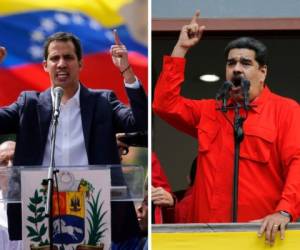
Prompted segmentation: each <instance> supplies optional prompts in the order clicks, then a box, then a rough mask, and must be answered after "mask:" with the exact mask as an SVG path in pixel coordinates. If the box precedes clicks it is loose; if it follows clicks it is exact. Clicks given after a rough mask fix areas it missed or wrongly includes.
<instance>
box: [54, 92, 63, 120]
mask: <svg viewBox="0 0 300 250" xmlns="http://www.w3.org/2000/svg"><path fill="white" fill-rule="evenodd" d="M53 95H54V104H53V111H54V113H53V117H55V118H57V117H58V116H59V112H60V110H59V107H60V103H61V98H62V96H63V95H64V89H63V88H62V87H55V88H54V89H53Z"/></svg>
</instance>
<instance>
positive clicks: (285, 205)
mask: <svg viewBox="0 0 300 250" xmlns="http://www.w3.org/2000/svg"><path fill="white" fill-rule="evenodd" d="M276 211H277V212H279V211H285V212H287V213H289V214H290V215H291V221H296V219H297V215H296V214H295V211H294V209H293V208H292V206H291V204H290V202H288V201H285V200H281V201H280V202H279V204H278V206H277V207H276Z"/></svg>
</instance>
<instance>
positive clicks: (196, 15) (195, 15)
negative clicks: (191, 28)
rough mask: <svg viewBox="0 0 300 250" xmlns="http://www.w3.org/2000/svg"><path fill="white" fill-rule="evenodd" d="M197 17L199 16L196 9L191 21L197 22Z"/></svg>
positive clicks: (198, 11)
mask: <svg viewBox="0 0 300 250" xmlns="http://www.w3.org/2000/svg"><path fill="white" fill-rule="evenodd" d="M199 17H200V10H196V12H195V14H194V16H193V17H192V20H191V23H197V20H198V18H199Z"/></svg>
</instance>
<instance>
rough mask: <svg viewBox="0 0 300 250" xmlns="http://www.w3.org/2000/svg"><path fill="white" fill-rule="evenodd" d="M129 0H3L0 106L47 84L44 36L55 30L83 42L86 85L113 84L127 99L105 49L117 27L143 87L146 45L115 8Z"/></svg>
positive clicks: (93, 86)
mask: <svg viewBox="0 0 300 250" xmlns="http://www.w3.org/2000/svg"><path fill="white" fill-rule="evenodd" d="M130 2H132V1H130V0H114V1H111V0H88V1H87V0H64V1H61V0H43V1H37V0H2V1H1V8H0V34H1V36H0V45H1V46H4V47H6V49H7V52H8V54H7V57H6V58H5V60H4V62H3V63H2V64H1V65H0V106H3V105H8V104H10V103H12V102H13V101H15V100H16V98H17V97H18V95H19V94H20V92H21V91H23V90H37V91H43V90H45V89H46V88H48V87H49V86H50V81H49V77H48V75H47V73H45V72H44V70H43V68H42V60H43V44H44V41H45V39H46V38H47V37H48V36H49V35H51V34H53V33H55V32H58V31H66V32H71V33H73V34H75V35H76V36H77V37H79V39H80V40H81V42H82V47H83V52H84V56H83V65H84V66H83V70H82V72H81V75H80V80H81V82H83V83H84V84H85V85H86V86H87V87H90V88H102V89H112V90H114V91H115V93H116V94H117V96H118V97H119V98H120V99H121V100H122V101H124V102H125V103H127V97H126V94H125V91H124V88H123V84H122V77H121V74H120V72H118V69H117V68H116V67H115V66H114V65H113V63H112V60H111V57H110V54H109V49H110V46H111V45H112V44H113V43H114V39H113V29H117V31H118V34H119V36H120V39H121V41H122V43H124V44H125V45H126V47H127V49H128V51H129V61H130V63H131V65H132V67H133V69H134V71H135V73H136V75H137V76H138V78H139V79H140V80H141V81H142V83H143V85H144V87H145V89H147V78H148V77H147V66H148V65H147V47H146V46H145V45H143V44H141V43H139V42H138V41H136V40H135V39H134V38H133V36H132V35H131V34H130V32H129V29H128V27H127V26H126V25H125V24H124V20H123V19H122V17H121V16H120V15H119V13H118V12H119V10H120V8H122V7H123V6H125V5H126V4H129V3H130Z"/></svg>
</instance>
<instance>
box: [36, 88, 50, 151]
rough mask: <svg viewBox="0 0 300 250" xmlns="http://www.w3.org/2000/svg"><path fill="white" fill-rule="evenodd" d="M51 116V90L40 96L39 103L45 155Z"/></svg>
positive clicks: (39, 117)
mask: <svg viewBox="0 0 300 250" xmlns="http://www.w3.org/2000/svg"><path fill="white" fill-rule="evenodd" d="M51 116H52V99H51V89H48V90H46V91H44V92H42V93H41V94H40V98H39V101H38V119H39V124H40V135H41V145H42V152H43V153H44V150H45V146H46V142H47V136H48V132H49V128H50V122H51Z"/></svg>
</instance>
